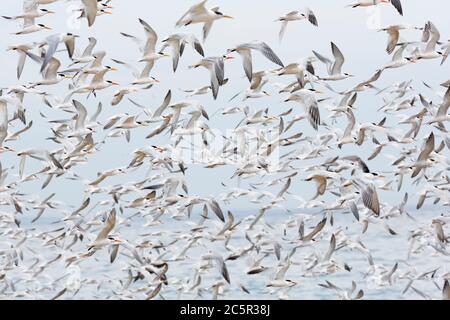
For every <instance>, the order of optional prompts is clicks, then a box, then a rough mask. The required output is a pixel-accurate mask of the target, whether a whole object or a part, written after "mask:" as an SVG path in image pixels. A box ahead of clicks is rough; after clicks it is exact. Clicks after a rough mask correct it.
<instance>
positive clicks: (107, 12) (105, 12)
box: [103, 11, 112, 14]
mask: <svg viewBox="0 0 450 320" xmlns="http://www.w3.org/2000/svg"><path fill="white" fill-rule="evenodd" d="M103 13H104V14H112V12H109V11H103Z"/></svg>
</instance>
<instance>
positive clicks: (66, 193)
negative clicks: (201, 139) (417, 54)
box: [0, 0, 450, 208]
mask: <svg viewBox="0 0 450 320" xmlns="http://www.w3.org/2000/svg"><path fill="white" fill-rule="evenodd" d="M350 2H351V0H349V1H346V0H320V1H317V0H315V1H314V0H308V1H307V0H305V1H288V0H283V1H254V0H253V1H249V0H247V1H240V0H227V1H220V0H216V1H213V0H211V1H209V2H208V6H216V5H220V7H221V10H222V11H223V12H224V13H225V14H229V15H231V16H233V17H235V19H234V20H224V21H218V22H217V23H215V24H214V26H213V29H212V31H211V33H210V36H209V38H208V40H207V41H206V43H205V45H204V47H205V52H206V54H207V55H208V56H214V55H221V54H223V53H225V52H226V49H228V48H231V47H233V46H234V45H236V44H239V43H242V42H247V41H251V40H262V41H265V42H267V43H268V44H269V45H270V46H272V48H273V49H274V51H275V52H276V53H277V54H278V55H279V56H280V58H281V59H282V60H283V62H284V63H285V64H288V63H291V62H295V61H298V60H300V59H301V58H305V57H308V56H310V55H311V50H316V51H318V52H321V53H324V54H326V55H330V48H329V46H330V41H334V42H335V43H336V44H337V45H338V46H339V47H340V49H341V51H342V52H343V53H344V55H345V57H346V59H347V61H346V64H345V65H344V71H347V72H349V73H352V74H355V75H356V77H355V78H354V79H352V80H349V81H345V82H341V83H339V84H333V85H334V87H335V89H337V90H343V89H346V88H349V87H351V86H353V85H355V84H357V83H358V82H360V81H362V80H365V79H367V78H368V77H370V76H371V75H372V74H373V72H374V71H375V70H376V69H378V68H380V67H381V66H382V65H384V64H385V63H386V62H388V61H389V60H390V57H389V56H388V55H387V54H386V52H385V47H386V39H387V38H386V34H385V33H382V32H376V31H375V30H371V29H369V28H368V26H367V20H368V18H369V17H370V13H369V11H368V10H366V9H364V8H363V9H359V8H358V9H351V8H347V7H346V5H348V4H349V3H350ZM193 3H195V1H175V0H165V1H163V2H161V1H138V0H128V1H121V0H114V1H112V5H113V6H114V9H113V13H114V14H113V15H111V16H109V15H107V16H103V17H99V18H98V20H97V22H96V23H95V25H94V27H93V28H91V29H88V28H87V25H86V22H85V21H83V22H82V24H81V25H82V26H81V29H80V30H70V29H69V28H67V18H68V17H69V15H70V14H69V12H67V7H69V6H70V5H71V3H70V2H66V1H61V3H57V4H54V5H49V6H47V7H48V8H51V9H52V10H54V11H56V12H58V14H57V15H55V16H48V17H45V18H42V19H40V20H39V22H41V23H45V24H47V25H50V26H52V27H53V28H54V31H52V32H41V33H36V34H32V35H29V36H23V37H17V36H13V35H11V33H12V32H15V31H17V30H18V29H19V25H18V24H17V23H14V22H10V21H6V20H5V21H1V26H2V28H1V31H0V36H1V37H2V42H1V48H0V49H1V53H0V57H1V61H2V68H3V69H2V73H1V74H0V87H7V86H10V85H15V84H21V83H27V82H32V81H36V80H37V79H39V74H38V66H37V65H35V64H34V63H33V62H31V61H28V62H27V65H26V66H25V70H24V74H23V77H22V79H21V81H19V82H18V81H17V80H16V78H15V68H16V63H17V56H16V55H15V54H14V53H11V52H6V51H5V50H6V48H7V46H8V45H10V44H16V43H22V42H32V41H41V40H43V39H44V37H45V36H47V35H51V34H53V33H55V32H68V31H70V32H73V33H76V34H78V35H80V36H81V37H82V38H81V41H79V42H78V43H77V49H78V50H79V51H81V50H82V49H84V47H85V45H86V44H87V38H88V37H89V36H94V37H96V38H97V39H98V40H99V42H98V44H97V50H99V49H104V50H106V51H107V52H108V58H115V59H118V60H124V61H133V60H134V61H136V60H137V59H138V58H139V53H138V51H137V48H136V47H135V46H134V45H133V43H131V42H129V41H127V40H126V39H124V38H123V37H121V36H120V35H119V32H121V31H123V32H127V33H130V34H134V35H138V36H142V34H143V31H142V29H141V26H140V24H139V23H138V18H142V19H144V20H146V21H147V22H148V23H149V24H150V25H152V27H153V28H154V29H155V30H156V32H157V33H158V34H159V35H160V40H162V39H163V38H164V37H165V36H167V35H169V34H172V33H175V32H194V33H195V34H196V35H197V36H198V37H199V38H200V37H201V27H200V26H199V25H193V26H188V27H186V28H182V29H176V28H175V27H174V25H175V22H176V20H177V19H178V18H179V17H180V16H181V15H182V14H183V13H184V12H185V11H186V10H187V9H188V8H189V6H190V5H191V4H193ZM155 4H157V5H155ZM403 6H404V13H405V16H404V17H401V16H400V15H398V13H397V12H396V10H395V9H394V8H393V7H392V6H390V5H387V6H383V7H381V8H380V16H379V18H380V25H381V26H385V25H389V24H399V23H409V24H411V25H415V26H423V25H424V24H425V22H427V21H428V20H431V21H433V22H434V24H435V25H436V26H437V27H438V28H439V29H440V31H441V35H442V40H443V41H444V40H446V39H448V38H449V37H450V34H449V32H448V31H449V22H448V15H447V13H448V12H449V9H450V4H449V3H448V2H447V1H441V0H431V1H426V2H425V1H411V0H403ZM304 7H310V8H311V9H312V10H313V11H314V12H315V14H316V16H317V18H318V21H319V28H315V27H313V26H311V25H310V24H308V23H305V22H302V23H292V24H290V25H289V26H288V29H287V32H286V34H285V38H284V41H283V42H282V44H279V43H278V32H279V27H280V25H279V24H278V23H275V22H274V20H275V19H276V18H278V17H279V16H281V15H283V14H285V13H287V12H289V11H292V10H296V9H303V8H304ZM2 8H3V9H2V12H1V14H3V15H14V14H19V13H20V11H21V1H17V0H4V1H3V6H2ZM403 35H404V38H405V39H407V40H409V41H418V40H419V39H420V36H421V35H420V32H419V31H417V30H411V31H406V32H404V33H403ZM61 57H62V61H63V64H65V65H67V64H68V62H69V61H67V60H66V59H67V58H66V57H65V55H61ZM198 59H199V56H198V55H197V54H194V53H192V51H191V50H187V51H186V54H185V55H184V56H183V57H182V60H181V62H180V66H179V69H178V71H177V73H176V74H175V75H173V72H172V69H171V61H170V60H169V59H167V60H162V61H159V62H158V63H157V65H156V67H155V68H154V70H153V75H154V76H155V77H156V78H158V79H159V80H161V84H160V85H158V86H155V87H154V88H152V89H151V90H149V91H147V92H145V93H141V94H139V95H135V96H133V98H134V99H135V100H137V101H139V102H141V103H143V104H146V105H149V106H151V107H156V106H158V105H159V104H160V102H161V101H162V99H163V97H164V95H165V94H166V92H167V90H168V89H169V88H171V89H172V90H173V93H174V95H173V101H178V100H183V99H184V94H183V93H182V92H180V91H179V90H177V89H180V88H182V89H192V88H198V87H201V86H204V85H206V84H208V81H209V80H208V79H209V76H208V74H207V73H206V71H205V70H188V66H189V65H190V64H192V63H194V62H196V61H197V60H198ZM106 61H107V63H109V64H111V65H113V63H112V62H111V61H110V60H109V59H107V60H106ZM254 65H255V67H254V68H255V70H261V69H271V68H274V67H275V66H274V65H272V64H271V63H270V62H267V61H266V60H265V59H263V58H261V57H260V56H259V55H255V58H254ZM449 68H450V66H449V63H447V64H446V65H444V66H443V67H440V66H439V62H438V61H424V62H421V63H420V64H416V65H413V66H408V67H405V68H403V69H401V70H397V71H392V72H391V71H388V72H386V73H384V74H383V76H382V79H381V80H380V81H379V82H378V83H377V86H378V87H385V86H388V85H390V84H392V83H395V82H400V81H404V80H408V79H415V83H414V87H415V88H416V92H417V93H419V92H422V93H424V94H425V95H426V96H430V98H431V99H433V100H435V101H438V99H439V98H437V97H435V96H433V95H432V93H431V92H430V91H429V90H428V89H426V88H425V87H424V86H423V85H422V84H421V81H426V82H427V83H429V84H431V85H433V86H436V87H437V85H438V84H439V83H442V82H444V81H446V80H448V75H449ZM318 72H319V73H323V72H324V69H323V68H321V67H320V68H318ZM226 73H227V77H229V78H230V79H231V82H230V84H229V85H228V86H226V87H224V88H223V89H222V90H221V92H220V97H219V99H218V100H217V101H213V100H212V99H211V97H210V96H209V95H208V96H206V97H200V98H198V100H199V101H200V102H201V103H202V104H203V105H204V106H205V108H206V110H207V111H208V112H209V113H210V114H213V113H214V111H216V110H217V109H218V108H221V107H225V106H229V104H228V102H227V101H228V99H229V98H230V97H231V96H232V95H233V94H235V93H236V92H238V91H240V90H243V89H245V88H246V87H247V86H248V83H247V80H246V79H245V78H244V74H243V69H242V65H241V60H240V58H238V59H236V60H235V61H233V62H231V63H230V64H228V65H227V68H226ZM108 78H111V79H112V80H114V81H117V82H119V83H120V84H122V85H124V86H125V85H129V83H130V81H131V80H132V79H131V74H130V72H129V71H128V70H126V69H122V70H121V71H120V72H118V73H115V74H113V73H111V74H110V75H109V76H108ZM289 80H290V79H280V81H282V82H284V83H288V82H289ZM66 91H67V88H66V84H65V85H61V86H57V87H54V88H50V89H48V92H51V93H54V94H56V95H64V94H65V92H66ZM269 91H271V92H272V93H275V92H276V91H275V89H274V88H270V89H269ZM112 92H113V91H112V90H107V91H105V92H103V93H101V94H99V95H98V100H101V101H103V102H104V105H105V108H104V110H105V111H104V114H103V115H102V117H101V120H104V119H107V118H108V117H109V116H111V115H113V114H115V113H125V112H129V113H138V112H139V110H138V109H136V108H134V107H132V106H130V105H129V104H127V103H122V104H120V105H119V106H118V107H111V106H110V105H109V103H110V101H111V97H112ZM326 96H327V95H326ZM283 98H284V96H281V95H276V94H275V95H274V96H273V97H270V98H267V99H261V100H259V101H252V102H249V103H247V105H249V106H250V107H251V108H252V109H255V110H256V109H259V108H263V107H270V109H271V113H273V114H279V113H281V112H282V111H285V110H287V109H289V108H291V107H296V106H295V104H282V103H281V101H282V100H283ZM79 99H80V101H82V102H83V103H84V102H86V100H85V98H81V97H79ZM98 100H95V99H90V100H88V102H87V103H86V106H87V107H88V109H89V110H92V112H94V110H95V106H96V104H97V101H98ZM26 102H27V104H26V105H27V111H28V118H29V119H33V120H34V121H35V123H34V127H33V129H32V135H30V134H27V135H26V136H24V138H23V139H22V141H21V142H19V143H15V144H14V143H12V146H13V147H14V148H15V149H17V150H22V149H28V148H34V147H36V145H38V146H41V147H43V148H47V147H48V148H57V146H55V145H54V144H51V143H50V142H48V141H47V142H45V144H42V143H44V141H45V140H44V139H45V138H46V137H49V136H50V135H51V132H50V130H49V127H48V125H46V123H45V121H42V120H39V118H40V116H39V112H42V113H44V114H45V115H46V116H47V117H48V118H50V119H58V117H62V116H64V114H63V113H59V112H54V111H52V110H50V109H48V108H47V107H46V106H44V105H43V104H42V103H41V101H40V100H39V99H34V98H27V100H26ZM382 103H383V101H382V99H381V97H374V95H373V94H372V93H369V94H368V93H362V94H361V95H360V97H359V99H358V103H357V107H358V109H359V110H358V112H357V113H356V116H357V119H358V121H360V122H375V121H379V120H381V119H382V118H383V114H380V113H377V112H376V110H377V109H378V108H379V107H380V106H381V105H382ZM234 105H243V104H242V103H241V102H234ZM298 108H299V110H300V107H298ZM299 112H302V111H299ZM326 115H327V114H326V113H325V112H324V116H326ZM65 117H67V115H65ZM239 120H240V117H217V118H214V119H213V120H212V121H211V123H210V126H211V127H217V128H221V129H225V128H230V127H234V126H236V124H237V123H238V122H239ZM343 120H344V122H340V123H339V126H340V127H341V128H344V127H345V119H343ZM389 124H395V122H388V125H389ZM295 128H296V129H294V131H291V132H292V133H295V131H296V130H303V128H306V129H305V133H308V134H312V132H311V131H310V129H309V128H307V125H306V123H302V124H301V125H297V126H296V127H295ZM402 129H403V130H407V127H404V128H402ZM13 130H15V129H14V128H13ZM148 131H149V129H145V130H142V131H139V132H140V134H136V135H135V136H134V139H133V140H132V143H131V144H125V143H124V140H123V139H119V140H109V142H108V144H109V145H108V147H106V148H105V149H104V151H103V152H102V154H99V155H96V156H95V157H93V158H92V159H91V160H90V162H89V164H88V165H84V166H81V167H80V168H77V169H76V170H77V172H78V173H80V174H81V175H83V176H84V177H85V178H86V179H89V180H92V179H93V178H94V177H95V175H96V172H99V171H104V170H107V169H111V168H115V167H121V166H126V165H127V164H128V163H129V161H130V159H131V158H130V154H131V152H132V151H133V150H134V149H136V148H138V147H140V146H142V145H143V144H144V143H146V142H145V140H144V139H142V136H145V135H146V133H148ZM321 133H324V131H321ZM426 133H427V132H426V131H424V132H422V134H421V136H425V134H426ZM157 141H159V142H160V143H164V141H167V139H164V138H162V139H160V140H157ZM153 143H154V142H152V144H153ZM368 145H369V147H364V148H362V149H358V150H360V152H361V156H362V157H363V158H367V157H368V156H369V155H370V153H371V151H372V149H373V146H372V145H371V144H368ZM356 150H357V149H355V148H353V147H348V146H346V147H345V148H343V150H342V151H341V152H340V153H339V154H340V155H348V154H352V153H355V151H356ZM390 151H392V150H390ZM2 157H4V159H2V163H3V165H4V166H8V167H10V166H12V165H13V163H18V161H17V159H14V161H13V156H12V155H7V156H2ZM385 162H386V159H384V158H383V157H382V156H380V157H379V158H378V159H377V160H375V161H372V162H370V163H369V166H370V167H371V168H373V170H374V171H379V172H382V171H384V170H389V169H390V168H389V167H388V166H384V163H385ZM32 163H33V161H29V162H28V164H31V165H30V166H28V164H27V172H28V173H30V172H32V170H33V169H36V170H38V169H39V166H33V164H32ZM213 172H214V173H212V172H211V171H210V170H206V169H202V168H191V169H190V170H188V173H187V177H186V179H187V181H188V182H189V185H190V187H191V189H190V191H191V193H193V194H201V195H208V194H217V193H219V192H224V191H226V189H224V188H222V187H221V185H220V182H224V183H225V184H227V185H231V186H233V185H235V183H233V182H231V181H230V180H229V177H231V175H232V173H233V169H232V168H221V169H217V170H214V171H213ZM15 173H17V168H16V169H14V170H12V174H15ZM142 174H145V171H142V170H141V171H139V172H137V173H135V174H132V175H130V176H127V181H130V180H129V179H132V180H133V179H135V180H139V179H141V178H142ZM212 174H213V177H214V178H212ZM120 179H121V178H116V179H111V180H110V181H111V182H112V183H117V182H121V181H123V180H120ZM405 182H406V184H409V181H405ZM41 184H42V181H40V182H36V183H30V184H29V186H30V190H24V192H31V191H34V192H38V193H39V194H40V195H41V197H45V196H46V195H47V194H49V193H51V192H53V191H58V199H61V200H63V201H67V202H68V203H70V204H74V205H76V204H78V203H80V202H81V200H80V198H81V196H79V197H76V198H74V197H73V194H74V193H77V192H82V191H83V185H82V184H78V183H73V182H72V181H70V180H63V181H62V182H58V183H54V184H52V185H51V186H50V188H49V189H48V190H45V191H44V193H43V194H41V193H40V191H38V190H39V186H40V185H41ZM404 190H405V191H407V190H409V191H410V192H414V191H415V189H404ZM291 192H292V193H297V194H301V195H302V196H304V197H305V198H306V199H308V198H309V197H310V196H312V195H313V188H311V185H307V184H306V185H305V184H303V183H298V184H295V185H294V186H293V187H292V188H291ZM402 195H403V194H401V195H398V194H396V193H384V192H383V193H382V200H383V201H391V202H393V203H395V202H397V199H398V201H400V196H402ZM291 205H292V206H295V202H293V203H291ZM233 206H235V207H239V208H249V207H250V208H251V207H253V206H252V205H250V204H248V203H247V202H245V201H240V202H237V203H234V204H233Z"/></svg>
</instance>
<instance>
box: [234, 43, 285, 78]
mask: <svg viewBox="0 0 450 320" xmlns="http://www.w3.org/2000/svg"><path fill="white" fill-rule="evenodd" d="M252 50H256V51H259V52H261V53H262V54H263V55H264V56H265V57H266V58H267V59H269V60H270V61H272V62H273V63H275V64H277V65H279V66H280V67H282V68H284V64H283V62H281V60H280V58H278V56H277V55H276V54H275V52H273V50H272V49H271V48H270V47H269V46H268V45H267V44H266V43H265V42H261V41H254V42H250V43H244V44H241V45H238V46H237V47H235V48H233V49H228V52H237V53H238V54H239V55H240V56H241V57H242V59H243V65H244V71H245V75H246V76H247V78H248V80H249V81H250V82H251V81H252V77H253V62H252Z"/></svg>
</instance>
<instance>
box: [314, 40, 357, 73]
mask: <svg viewBox="0 0 450 320" xmlns="http://www.w3.org/2000/svg"><path fill="white" fill-rule="evenodd" d="M331 51H332V52H333V56H334V61H331V60H330V59H328V58H326V57H324V56H322V55H321V54H319V53H317V52H316V51H314V50H313V53H314V55H315V56H316V57H317V59H319V60H320V61H321V62H322V63H324V64H325V65H326V66H327V71H328V76H327V77H320V78H319V79H321V80H325V81H339V80H344V79H347V78H349V77H353V75H351V74H349V73H342V66H343V65H344V62H345V58H344V55H343V54H342V52H341V50H339V48H338V47H337V46H336V45H335V44H334V43H333V42H331Z"/></svg>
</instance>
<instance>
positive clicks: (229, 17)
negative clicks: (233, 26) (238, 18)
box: [223, 16, 234, 19]
mask: <svg viewBox="0 0 450 320" xmlns="http://www.w3.org/2000/svg"><path fill="white" fill-rule="evenodd" d="M223 17H224V18H225V19H234V18H233V17H232V16H223Z"/></svg>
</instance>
